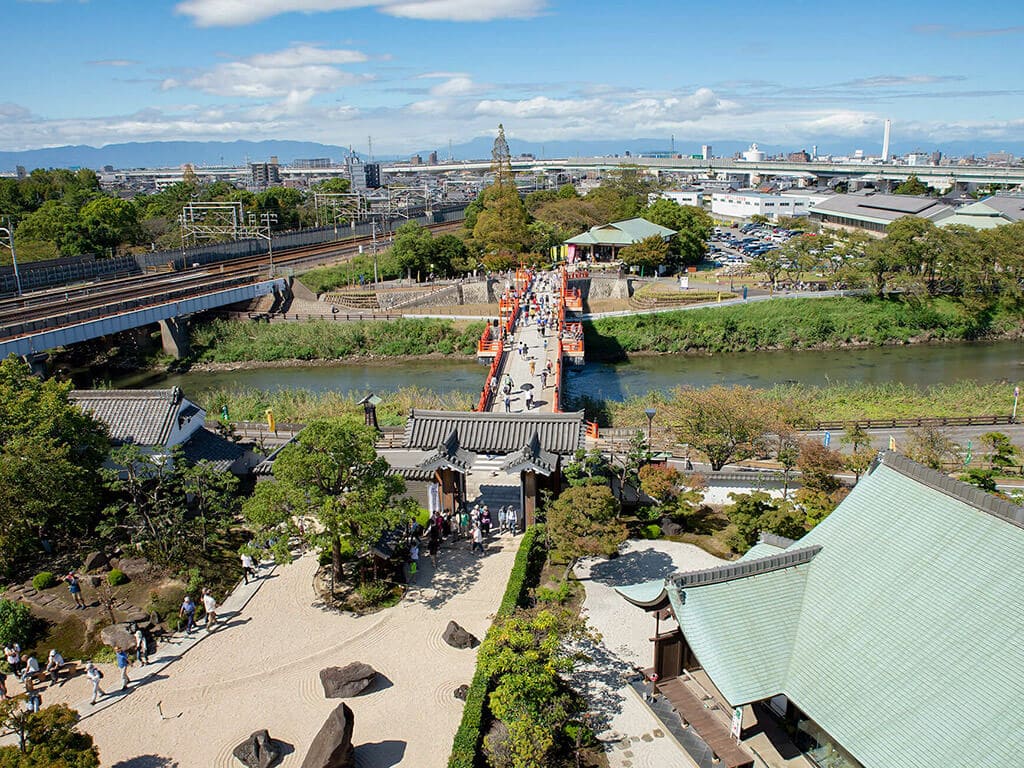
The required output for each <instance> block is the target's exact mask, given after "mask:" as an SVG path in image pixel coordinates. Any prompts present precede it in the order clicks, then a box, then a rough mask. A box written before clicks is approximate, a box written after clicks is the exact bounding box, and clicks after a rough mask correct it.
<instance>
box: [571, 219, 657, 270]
mask: <svg viewBox="0 0 1024 768" xmlns="http://www.w3.org/2000/svg"><path fill="white" fill-rule="evenodd" d="M675 235H676V231H675V230H674V229H669V228H668V227H662V226H659V225H658V224H654V223H653V222H650V221H648V220H647V219H639V218H637V219H626V220H625V221H613V222H612V223H611V224H602V225H601V226H598V227H591V228H590V229H589V230H587V231H586V232H584V233H583V234H580V235H576V237H570V238H569V239H568V240H566V241H565V244H566V246H567V247H568V260H569V261H570V262H573V261H578V260H581V259H587V258H589V259H594V260H609V259H615V258H617V257H618V254H619V250H621V249H622V248H625V247H626V246H627V245H633V244H634V243H639V242H640V241H641V240H643V239H644V238H647V237H652V236H657V237H660V238H661V239H662V240H664V241H665V242H666V243H667V242H668V241H669V240H671V239H672V238H673V237H675Z"/></svg>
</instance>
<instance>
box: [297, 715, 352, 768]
mask: <svg viewBox="0 0 1024 768" xmlns="http://www.w3.org/2000/svg"><path fill="white" fill-rule="evenodd" d="M352 720H353V716H352V710H351V709H349V708H348V704H345V703H344V702H342V703H341V704H339V705H338V706H337V707H335V708H334V711H333V712H331V714H330V715H328V716H327V720H326V721H324V724H323V726H321V728H320V731H319V732H318V733H317V735H316V736H314V737H313V741H312V743H311V744H310V745H309V751H308V752H306V759H305V760H303V761H302V768H352V766H354V765H355V752H354V750H353V749H352Z"/></svg>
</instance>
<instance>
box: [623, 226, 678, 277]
mask: <svg viewBox="0 0 1024 768" xmlns="http://www.w3.org/2000/svg"><path fill="white" fill-rule="evenodd" d="M619 258H620V259H622V262H623V263H624V264H626V265H628V266H630V267H640V271H641V272H643V271H644V270H645V269H646V270H653V269H655V268H657V267H658V266H659V265H660V264H665V263H667V262H668V260H669V248H668V243H666V242H665V241H664V240H662V239H661V237H660V236H659V235H651V236H650V237H645V238H644V239H643V240H641V241H640V242H638V243H633V244H632V245H627V246H626V247H625V248H623V249H622V250H620V251H619Z"/></svg>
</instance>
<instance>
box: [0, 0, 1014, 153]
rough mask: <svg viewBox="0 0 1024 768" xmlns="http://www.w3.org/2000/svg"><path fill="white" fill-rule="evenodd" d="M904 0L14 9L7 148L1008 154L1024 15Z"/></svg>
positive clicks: (4, 134)
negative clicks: (952, 149)
mask: <svg viewBox="0 0 1024 768" xmlns="http://www.w3.org/2000/svg"><path fill="white" fill-rule="evenodd" d="M910 5H912V6H913V7H899V8H894V7H892V6H891V5H883V4H881V3H874V2H869V3H862V4H860V5H859V7H858V13H857V15H856V16H855V17H852V16H850V15H849V13H846V12H843V11H841V10H837V9H830V8H822V9H820V10H818V9H816V10H815V11H814V13H813V15H812V14H809V13H808V12H807V11H806V10H804V8H803V6H801V4H796V3H790V4H785V3H784V4H779V5H776V6H775V7H774V8H773V9H772V13H771V15H770V16H767V15H765V16H762V15H760V12H761V11H762V7H761V6H758V5H755V4H753V3H749V2H733V3H726V4H720V5H718V6H716V7H714V8H709V9H701V10H700V13H699V16H698V15H697V14H696V13H695V12H693V11H689V10H686V11H679V10H678V6H676V5H673V4H670V3H667V2H655V1H653V0H652V1H651V2H645V3H637V4H633V5H631V6H629V7H628V8H624V7H619V6H618V5H612V4H610V3H599V4H594V3H591V4H584V3H582V2H576V1H575V0H572V1H563V0H546V1H545V0H500V1H499V2H492V3H488V4H486V6H485V5H483V4H480V3H475V2H464V1H463V0H407V1H406V2H389V1H387V0H383V1H382V0H377V1H372V0H277V2H269V1H268V0H253V1H251V2H245V3H242V2H238V1H237V0H183V1H181V2H157V3H152V4H147V5H145V6H144V7H140V6H139V5H138V4H133V3H129V2H125V0H93V1H92V2H77V1H72V0H50V1H29V0H18V2H15V3H13V4H12V5H11V7H10V8H9V10H8V17H7V22H8V25H7V26H8V28H9V34H8V36H7V43H8V45H7V52H8V56H9V60H10V61H23V62H31V66H25V67H22V68H21V72H20V75H21V76H20V77H19V78H18V79H17V80H8V81H7V82H6V83H5V87H4V94H3V96H0V118H3V119H2V121H0V149H3V150H12V151H13V150H24V149H30V148H36V147H45V146H61V145H65V144H90V145H94V146H101V145H105V144H110V143H119V142H129V141H168V140H198V141H231V140H235V139H247V140H257V141H258V140H263V139H293V140H303V141H317V142H323V143H327V144H342V145H354V146H355V147H356V148H357V149H358V150H360V151H363V152H365V151H366V150H367V148H368V147H367V143H368V138H367V137H368V136H372V137H373V142H374V150H375V152H380V153H382V154H384V153H392V154H396V153H403V152H409V151H420V150H424V149H427V148H430V147H439V146H443V145H444V144H446V143H447V142H448V141H449V140H452V141H454V142H455V143H463V142H467V141H469V140H471V139H473V138H475V137H478V136H482V135H488V134H492V133H493V131H494V129H495V127H496V126H497V124H498V123H499V122H503V123H504V124H505V125H506V129H507V131H508V134H509V136H510V138H513V139H520V140H525V141H532V142H543V141H574V140H579V141H586V140H597V139H620V138H623V139H625V138H635V137H643V136H665V137H666V138H667V137H668V136H670V135H672V136H674V137H675V139H676V140H677V142H689V143H692V142H695V141H698V142H699V141H701V140H706V141H709V140H730V141H758V142H762V143H765V144H781V145H791V146H793V147H794V148H798V146H802V145H808V146H809V145H810V144H812V143H814V142H815V141H819V140H828V141H833V142H834V141H836V140H840V141H841V140H847V141H848V142H849V146H850V149H851V151H852V149H853V148H854V147H861V146H863V147H864V148H865V150H866V151H868V152H869V153H872V152H873V153H876V154H877V148H876V145H880V142H881V136H882V125H883V122H884V120H885V119H886V118H891V119H892V120H893V133H894V136H893V138H894V143H898V144H906V143H907V142H916V143H919V144H921V145H925V146H926V145H929V144H940V143H947V142H950V141H971V140H977V141H984V142H989V143H990V142H998V141H1000V140H1005V141H1006V142H1007V143H1015V142H1016V141H1017V140H1018V139H1019V136H1020V134H1021V128H1024V109H1022V107H1024V90H1021V89H1019V88H1018V87H1017V83H1016V82H1015V81H1016V75H1017V74H1018V72H1017V68H1014V67H1000V66H995V65H994V63H993V56H992V52H993V50H994V49H996V50H998V48H999V47H1001V46H1007V45H1013V44H1014V41H1015V40H1016V41H1018V43H1019V39H1020V37H1022V36H1024V12H1022V11H1021V10H1020V8H1019V6H1014V5H1011V4H1009V3H994V4H990V5H989V6H987V8H988V10H989V13H988V14H987V19H988V20H990V21H991V20H998V21H992V23H986V19H982V18H979V17H978V16H977V14H972V13H971V12H970V11H969V10H968V9H966V8H964V7H961V6H958V5H954V4H953V3H949V2H939V3H931V4H929V5H928V6H924V5H923V4H920V3H913V4H910ZM925 9H926V10H927V14H925V13H923V12H922V11H923V10H925ZM936 20H937V21H936ZM1018 22H1020V23H1018ZM41 39H42V40H44V41H45V44H44V46H43V49H42V50H43V51H44V53H45V55H44V56H42V57H41V56H40V55H39V51H40V40H41ZM982 61H984V62H985V64H981V63H979V62H982ZM638 84H642V87H641V86H639V85H638Z"/></svg>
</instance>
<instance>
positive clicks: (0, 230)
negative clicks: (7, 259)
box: [0, 216, 21, 296]
mask: <svg viewBox="0 0 1024 768" xmlns="http://www.w3.org/2000/svg"><path fill="white" fill-rule="evenodd" d="M0 235H3V238H6V240H7V242H6V243H5V242H4V240H3V239H0V245H5V246H7V247H8V248H9V249H10V250H11V263H12V264H14V289H15V290H16V291H17V292H18V295H19V296H21V275H20V274H19V273H18V254H17V252H16V251H15V250H14V225H13V224H11V217H10V216H8V217H7V226H6V227H0Z"/></svg>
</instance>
